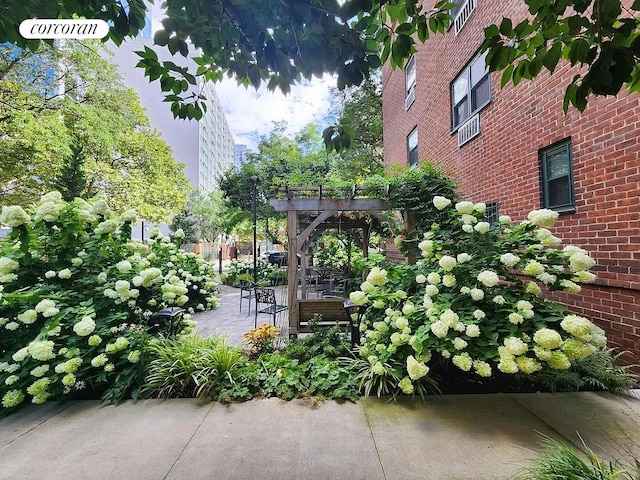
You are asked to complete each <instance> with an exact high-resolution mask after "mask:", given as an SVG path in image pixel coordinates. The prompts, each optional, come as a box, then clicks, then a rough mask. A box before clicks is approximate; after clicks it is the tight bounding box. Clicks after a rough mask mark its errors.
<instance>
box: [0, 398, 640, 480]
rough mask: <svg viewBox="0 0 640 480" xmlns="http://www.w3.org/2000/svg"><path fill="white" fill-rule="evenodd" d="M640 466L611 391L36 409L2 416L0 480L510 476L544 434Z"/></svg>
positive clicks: (632, 402) (628, 425)
mask: <svg viewBox="0 0 640 480" xmlns="http://www.w3.org/2000/svg"><path fill="white" fill-rule="evenodd" d="M576 432H579V433H580V435H581V436H582V438H583V439H584V440H585V442H586V443H587V445H589V446H590V447H591V448H593V449H594V450H595V451H596V452H597V453H598V454H600V455H602V456H603V458H607V459H611V458H626V459H631V458H632V457H636V458H640V400H639V399H637V398H633V397H625V396H614V395H611V394H608V393H594V392H582V393H561V394H541V393H539V394H492V395H443V396H433V397H428V399H427V401H426V402H424V403H423V402H421V401H411V400H409V399H402V400H401V401H399V402H397V403H392V402H387V401H385V399H378V398H363V399H361V400H360V401H359V402H357V403H340V402H334V401H328V402H323V403H319V404H316V403H314V402H313V401H312V400H296V401H292V402H285V401H282V400H279V399H274V398H272V399H262V400H253V401H250V402H246V403H242V404H231V405H224V404H220V403H207V404H202V403H199V402H197V401H196V400H191V399H184V400H179V399H176V400H165V401H161V400H145V401H142V402H138V403H134V402H133V401H128V402H125V403H124V404H122V405H119V406H117V407H114V406H112V405H107V406H100V405H99V404H98V402H96V401H78V402H69V403H66V404H62V405H57V404H49V405H43V406H40V407H38V406H32V407H29V408H26V409H24V410H22V411H21V412H19V413H17V414H15V415H13V416H10V417H7V418H4V419H2V420H0V479H2V480H5V479H6V480H22V479H25V480H27V479H29V480H31V479H45V480H76V479H77V480H87V479H90V480H103V479H104V480H111V479H125V480H126V479H135V480H163V479H167V480H199V479H202V480H205V479H207V480H227V479H228V480H232V479H236V480H249V479H264V480H294V479H304V480H316V479H317V480H328V479H335V480H342V479H344V480H353V479H362V480H392V479H393V480H410V479H434V480H436V479H437V480H440V479H442V480H445V479H446V480H451V479H470V480H471V479H473V480H481V479H487V480H489V479H491V480H499V479H508V478H512V477H513V475H514V474H515V473H517V471H518V470H519V469H521V468H522V467H523V466H524V465H525V462H526V460H527V459H530V458H532V457H534V456H535V452H534V451H535V450H536V449H538V448H539V445H538V442H539V441H540V433H542V434H545V435H548V436H551V437H552V438H555V439H557V440H563V441H565V442H569V443H573V444H575V445H579V443H580V442H579V439H578V437H577V435H576Z"/></svg>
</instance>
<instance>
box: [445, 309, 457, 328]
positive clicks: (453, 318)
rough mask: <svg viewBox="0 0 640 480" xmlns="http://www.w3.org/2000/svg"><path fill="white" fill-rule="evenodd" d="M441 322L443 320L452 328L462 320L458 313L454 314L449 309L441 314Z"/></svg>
mask: <svg viewBox="0 0 640 480" xmlns="http://www.w3.org/2000/svg"><path fill="white" fill-rule="evenodd" d="M440 320H442V321H443V322H446V323H447V325H449V326H450V327H453V326H454V325H456V324H457V323H458V321H459V320H460V317H459V316H458V314H457V313H456V312H454V311H453V310H451V309H450V308H447V309H446V310H445V311H444V312H442V313H441V314H440Z"/></svg>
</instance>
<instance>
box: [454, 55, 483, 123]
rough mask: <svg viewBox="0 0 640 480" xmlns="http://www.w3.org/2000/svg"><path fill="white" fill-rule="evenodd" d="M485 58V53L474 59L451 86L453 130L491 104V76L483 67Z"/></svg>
mask: <svg viewBox="0 0 640 480" xmlns="http://www.w3.org/2000/svg"><path fill="white" fill-rule="evenodd" d="M486 57H487V52H485V53H482V54H480V55H478V56H477V57H475V58H474V59H473V60H472V61H471V62H470V63H469V64H468V65H467V66H466V67H465V68H464V70H463V71H462V72H461V73H460V75H458V76H457V77H456V79H455V80H454V81H453V83H452V84H451V109H452V113H451V115H452V126H453V129H454V130H455V129H456V128H458V126H459V125H460V124H462V123H463V122H464V121H465V120H466V119H468V118H470V117H471V116H472V115H473V114H474V113H476V112H477V111H478V110H480V109H481V108H482V107H484V106H485V105H486V104H488V103H489V102H491V76H490V75H489V71H488V70H487V67H486V65H485V59H486Z"/></svg>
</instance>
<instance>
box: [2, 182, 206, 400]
mask: <svg viewBox="0 0 640 480" xmlns="http://www.w3.org/2000/svg"><path fill="white" fill-rule="evenodd" d="M0 221H1V222H2V223H6V224H8V225H9V226H11V227H12V231H11V233H10V235H9V236H8V237H7V238H5V239H4V240H3V241H1V242H0V405H1V406H0V412H2V410H7V409H13V408H17V407H19V406H21V405H23V404H26V403H30V402H31V403H43V402H45V401H46V400H48V399H51V398H55V399H59V398H64V397H65V396H67V395H73V396H81V395H86V396H96V395H99V394H104V395H103V398H106V399H108V400H114V401H117V400H120V399H122V398H124V397H125V396H127V395H134V396H135V395H136V392H137V388H138V387H139V386H140V385H142V383H143V382H144V375H145V373H146V359H147V353H146V346H147V345H148V343H149V341H150V340H151V339H152V338H153V336H155V335H162V334H165V333H167V325H166V324H164V323H161V322H159V321H158V320H157V318H156V317H154V316H153V314H154V313H155V312H157V311H159V310H161V309H162V308H165V307H169V306H180V307H182V308H184V309H185V310H187V311H188V313H187V314H186V315H185V316H184V319H183V323H182V325H181V330H182V333H188V331H189V330H190V329H192V328H193V325H194V323H193V322H192V321H191V320H190V319H189V317H190V314H192V313H195V312H197V311H201V310H206V309H211V308H215V307H217V306H218V305H219V301H218V298H217V297H216V294H217V283H216V282H215V281H214V267H213V265H212V264H210V263H209V262H206V261H204V260H203V259H202V258H201V257H200V256H198V255H196V254H194V253H187V252H184V251H182V250H181V249H180V248H179V247H180V243H179V242H180V238H179V236H178V237H176V238H175V239H174V240H173V241H171V240H170V239H169V238H167V237H164V236H162V235H161V234H160V233H159V232H157V231H156V232H153V236H152V238H151V240H150V241H149V242H148V243H147V244H143V243H142V242H140V241H137V240H132V239H131V225H132V222H135V221H136V216H135V212H133V211H128V212H125V213H124V214H122V215H120V216H118V215H116V214H114V213H113V212H112V211H111V209H110V208H109V206H108V204H107V203H106V202H105V201H104V199H96V200H95V201H93V202H87V201H84V200H81V199H76V200H75V201H74V202H64V201H63V200H62V197H61V196H60V194H59V193H58V192H52V193H49V194H47V195H44V196H43V197H42V198H41V200H40V202H39V203H38V204H37V205H34V206H33V208H32V209H31V211H30V212H27V211H25V210H24V209H22V208H21V207H16V206H10V207H3V208H2V214H1V216H0Z"/></svg>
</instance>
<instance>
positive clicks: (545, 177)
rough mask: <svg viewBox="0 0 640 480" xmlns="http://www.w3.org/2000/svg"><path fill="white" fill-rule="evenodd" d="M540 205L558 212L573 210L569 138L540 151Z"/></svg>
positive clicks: (571, 156) (574, 203) (571, 157)
mask: <svg viewBox="0 0 640 480" xmlns="http://www.w3.org/2000/svg"><path fill="white" fill-rule="evenodd" d="M540 167H541V174H542V206H543V207H544V208H549V209H551V210H556V211H559V212H566V211H572V210H575V207H576V200H575V195H574V190H573V154H572V152H571V140H568V141H564V142H562V143H558V144H556V145H552V146H551V147H548V148H545V149H543V150H541V151H540Z"/></svg>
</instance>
